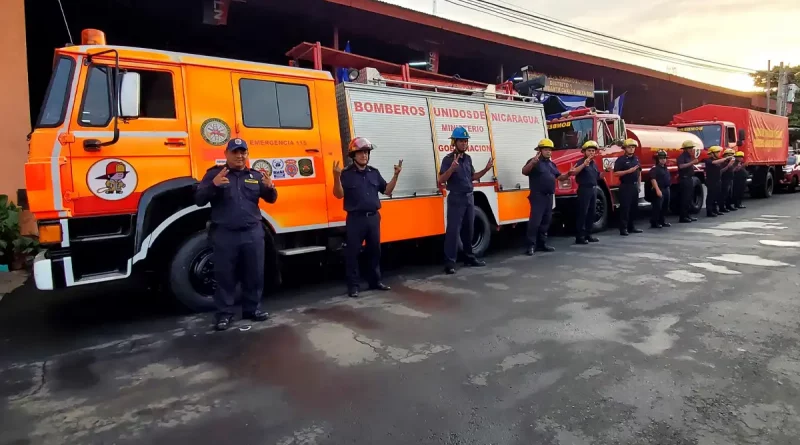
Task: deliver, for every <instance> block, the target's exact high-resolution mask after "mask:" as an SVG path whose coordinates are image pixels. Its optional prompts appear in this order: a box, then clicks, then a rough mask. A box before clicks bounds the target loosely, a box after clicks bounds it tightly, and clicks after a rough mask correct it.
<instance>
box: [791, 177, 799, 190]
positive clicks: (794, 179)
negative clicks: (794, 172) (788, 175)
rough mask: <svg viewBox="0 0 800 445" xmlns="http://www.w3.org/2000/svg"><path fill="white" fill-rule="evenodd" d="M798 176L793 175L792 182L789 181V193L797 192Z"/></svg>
mask: <svg viewBox="0 0 800 445" xmlns="http://www.w3.org/2000/svg"><path fill="white" fill-rule="evenodd" d="M797 186H798V181H797V176H792V182H790V183H789V193H797Z"/></svg>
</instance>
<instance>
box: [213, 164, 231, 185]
mask: <svg viewBox="0 0 800 445" xmlns="http://www.w3.org/2000/svg"><path fill="white" fill-rule="evenodd" d="M227 174H228V167H222V170H220V171H219V173H217V176H214V181H213V182H214V185H216V186H217V187H219V186H221V185H223V184H229V183H230V182H231V181H229V180H228V177H227Z"/></svg>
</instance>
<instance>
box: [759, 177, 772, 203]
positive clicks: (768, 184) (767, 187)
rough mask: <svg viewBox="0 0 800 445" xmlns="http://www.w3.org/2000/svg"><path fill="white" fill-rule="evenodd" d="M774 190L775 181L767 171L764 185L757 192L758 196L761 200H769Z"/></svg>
mask: <svg viewBox="0 0 800 445" xmlns="http://www.w3.org/2000/svg"><path fill="white" fill-rule="evenodd" d="M774 189H775V180H774V179H773V177H772V172H771V171H769V170H768V171H767V174H766V175H764V184H763V185H762V186H761V190H760V191H759V195H760V196H761V197H762V198H769V197H771V196H772V192H773V191H774Z"/></svg>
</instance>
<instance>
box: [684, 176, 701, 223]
mask: <svg viewBox="0 0 800 445" xmlns="http://www.w3.org/2000/svg"><path fill="white" fill-rule="evenodd" d="M678 199H680V197H678ZM702 209H703V183H702V182H700V179H699V178H697V177H694V178H692V205H691V207H689V213H690V214H696V213H700V210H702Z"/></svg>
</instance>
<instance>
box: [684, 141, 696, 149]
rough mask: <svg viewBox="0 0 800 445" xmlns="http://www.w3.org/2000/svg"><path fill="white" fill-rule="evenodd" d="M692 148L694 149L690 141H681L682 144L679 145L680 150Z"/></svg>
mask: <svg viewBox="0 0 800 445" xmlns="http://www.w3.org/2000/svg"><path fill="white" fill-rule="evenodd" d="M694 147H695V145H694V142H692V141H690V140H685V141H683V144H681V148H694Z"/></svg>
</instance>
